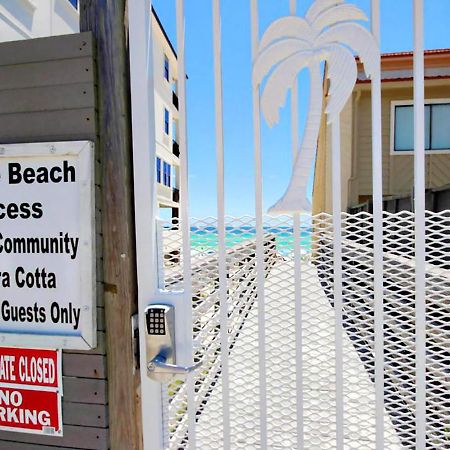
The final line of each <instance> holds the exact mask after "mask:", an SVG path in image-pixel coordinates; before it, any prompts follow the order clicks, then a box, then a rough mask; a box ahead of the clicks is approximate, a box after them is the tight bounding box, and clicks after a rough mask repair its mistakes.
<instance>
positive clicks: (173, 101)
mask: <svg viewBox="0 0 450 450" xmlns="http://www.w3.org/2000/svg"><path fill="white" fill-rule="evenodd" d="M172 103H173V106H175V108H177V109H178V95H177V94H176V93H175V91H172Z"/></svg>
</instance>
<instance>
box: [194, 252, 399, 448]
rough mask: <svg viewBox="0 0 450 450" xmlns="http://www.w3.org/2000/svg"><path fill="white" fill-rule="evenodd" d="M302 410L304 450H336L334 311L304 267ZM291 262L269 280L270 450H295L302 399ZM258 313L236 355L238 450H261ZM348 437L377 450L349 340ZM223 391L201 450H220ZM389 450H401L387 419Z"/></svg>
mask: <svg viewBox="0 0 450 450" xmlns="http://www.w3.org/2000/svg"><path fill="white" fill-rule="evenodd" d="M302 268H303V273H302V280H303V281H302V286H303V289H302V297H303V308H302V315H303V333H302V339H303V349H304V350H303V402H299V405H302V406H303V415H304V421H303V423H304V436H305V442H304V445H305V448H307V449H317V450H324V449H334V448H336V443H335V430H336V422H335V404H336V392H335V366H334V364H335V350H334V349H335V346H334V309H333V308H332V307H331V305H330V303H329V301H328V298H327V297H326V296H325V294H324V292H323V290H322V288H321V286H320V284H319V281H318V277H317V275H316V269H315V268H314V266H312V265H310V264H306V263H305V264H303V266H302ZM292 279H293V262H292V260H291V259H284V260H280V261H279V262H278V263H277V265H276V266H275V267H274V268H273V269H272V271H271V273H270V276H269V277H268V279H267V281H266V317H265V324H266V354H265V361H266V369H267V395H266V399H267V428H268V430H267V434H268V448H270V449H295V448H298V441H297V417H298V411H297V399H298V397H297V395H296V363H295V361H296V358H295V320H294V318H295V316H294V314H295V310H294V286H293V283H292ZM257 324H258V310H257V307H256V306H254V307H253V308H252V309H251V312H250V314H249V316H248V317H247V319H246V320H245V324H244V326H243V329H242V330H241V333H240V335H239V338H238V339H237V341H236V345H235V346H234V347H233V348H232V350H231V354H230V421H231V448H232V449H238V448H240V449H246V450H251V449H255V450H256V449H259V448H261V446H260V443H259V433H260V429H259V421H260V415H259V403H258V401H259V379H258V325H257ZM343 351H344V380H345V386H344V411H345V413H344V437H345V448H346V449H358V450H360V449H373V448H374V447H375V445H374V436H375V413H374V412H375V406H374V403H375V390H374V386H373V384H372V382H371V381H370V379H369V377H368V375H367V372H366V370H365V369H364V366H363V365H362V363H361V361H360V359H359V356H358V354H357V352H356V351H355V349H354V347H353V345H352V343H351V341H350V340H349V339H348V337H347V335H346V334H344V344H343ZM221 410H222V389H221V383H220V382H219V384H218V385H217V386H216V387H215V389H214V390H213V393H212V395H211V397H210V398H209V400H208V403H207V405H206V407H205V410H204V412H203V413H202V414H201V416H200V418H199V423H198V429H197V439H198V445H197V446H198V448H201V449H204V450H209V449H222V448H223V436H222V432H221V422H222V415H221V414H222V412H221ZM385 443H386V445H385V448H389V449H397V448H400V444H399V442H398V440H397V438H396V435H395V433H394V430H393V427H392V425H391V423H390V420H389V417H388V416H387V414H386V415H385Z"/></svg>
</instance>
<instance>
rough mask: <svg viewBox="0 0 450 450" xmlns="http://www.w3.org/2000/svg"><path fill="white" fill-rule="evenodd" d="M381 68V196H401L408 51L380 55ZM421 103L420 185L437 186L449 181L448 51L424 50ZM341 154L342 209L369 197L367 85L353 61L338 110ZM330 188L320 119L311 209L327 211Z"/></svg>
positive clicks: (409, 94)
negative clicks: (353, 79) (353, 74)
mask: <svg viewBox="0 0 450 450" xmlns="http://www.w3.org/2000/svg"><path fill="white" fill-rule="evenodd" d="M381 69H382V74H381V75H382V105H381V107H382V147H383V194H384V197H385V198H390V197H394V196H406V195H410V194H411V192H412V190H413V183H414V169H413V167H414V158H413V151H412V149H413V107H412V101H413V54H412V52H411V53H410V52H405V53H390V54H384V55H382V59H381ZM326 86H327V84H326ZM326 90H327V89H325V92H326ZM425 104H426V110H425V115H426V124H425V127H426V129H425V134H426V143H425V147H426V187H427V188H437V187H442V186H445V185H447V184H449V183H450V49H441V50H431V51H426V52H425ZM341 152H342V156H341V159H342V208H343V210H344V211H346V210H348V209H349V208H351V207H354V206H356V205H358V204H360V203H363V202H365V201H367V200H370V199H371V196H372V119H371V84H370V82H369V81H368V80H367V79H366V77H365V75H364V72H363V70H362V66H361V64H360V63H359V62H358V81H357V83H356V86H355V88H354V91H353V94H352V96H351V98H350V99H349V101H348V102H347V104H346V106H345V108H344V109H343V111H342V113H341ZM331 192H332V179H331V127H329V126H327V124H326V120H325V117H323V120H322V126H321V130H320V134H319V140H318V150H317V159H316V167H315V176H314V188H313V213H319V212H323V211H326V212H331V208H332V204H331Z"/></svg>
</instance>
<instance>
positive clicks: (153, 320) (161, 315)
mask: <svg viewBox="0 0 450 450" xmlns="http://www.w3.org/2000/svg"><path fill="white" fill-rule="evenodd" d="M165 314H166V311H165V309H164V308H159V307H156V308H149V309H148V311H147V333H148V334H149V335H165V334H166V321H165Z"/></svg>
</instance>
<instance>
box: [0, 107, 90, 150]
mask: <svg viewBox="0 0 450 450" xmlns="http://www.w3.org/2000/svg"><path fill="white" fill-rule="evenodd" d="M94 138H95V110H94V108H86V109H73V110H65V111H44V112H34V113H22V114H2V115H0V139H1V141H0V142H1V143H3V144H8V143H14V142H19V143H20V142H46V141H50V142H52V141H57V140H62V141H64V140H77V139H79V140H82V139H94Z"/></svg>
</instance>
